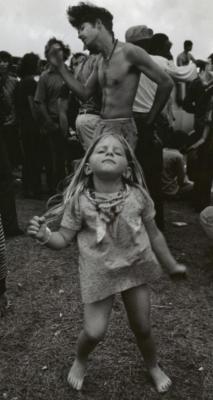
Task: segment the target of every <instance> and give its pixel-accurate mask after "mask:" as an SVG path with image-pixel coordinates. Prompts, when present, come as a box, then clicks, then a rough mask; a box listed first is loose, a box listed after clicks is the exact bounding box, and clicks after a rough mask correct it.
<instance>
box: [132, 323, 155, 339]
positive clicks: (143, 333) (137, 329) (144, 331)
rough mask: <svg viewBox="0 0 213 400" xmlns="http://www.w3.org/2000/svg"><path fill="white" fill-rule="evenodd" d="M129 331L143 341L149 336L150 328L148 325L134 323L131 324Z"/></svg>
mask: <svg viewBox="0 0 213 400" xmlns="http://www.w3.org/2000/svg"><path fill="white" fill-rule="evenodd" d="M131 329H132V331H133V332H134V334H135V336H140V337H142V338H144V340H145V339H146V338H148V337H149V336H150V334H151V327H150V324H149V323H146V324H141V323H137V322H134V323H132V324H131Z"/></svg>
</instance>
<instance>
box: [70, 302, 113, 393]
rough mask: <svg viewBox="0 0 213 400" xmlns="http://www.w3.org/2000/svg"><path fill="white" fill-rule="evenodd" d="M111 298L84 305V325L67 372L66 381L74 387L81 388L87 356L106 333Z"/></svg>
mask: <svg viewBox="0 0 213 400" xmlns="http://www.w3.org/2000/svg"><path fill="white" fill-rule="evenodd" d="M113 298H114V297H113V296H110V297H107V298H106V299H104V300H101V301H97V302H95V303H91V304H85V305H84V327H83V330H82V331H81V333H80V335H79V337H78V342H77V352H76V358H75V361H74V363H73V366H72V367H71V369H70V372H69V374H68V382H69V383H70V385H71V386H72V387H73V388H74V389H77V390H80V389H81V388H82V385H83V380H84V375H85V370H86V365H87V360H88V356H89V354H90V353H91V352H92V351H93V349H94V348H95V347H96V345H97V344H98V343H99V342H100V341H101V340H102V339H103V337H104V335H105V333H106V330H107V326H108V321H109V317H110V314H111V310H112V304H113Z"/></svg>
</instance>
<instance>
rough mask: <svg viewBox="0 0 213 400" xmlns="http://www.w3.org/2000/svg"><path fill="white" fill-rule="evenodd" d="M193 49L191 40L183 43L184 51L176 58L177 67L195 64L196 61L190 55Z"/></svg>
mask: <svg viewBox="0 0 213 400" xmlns="http://www.w3.org/2000/svg"><path fill="white" fill-rule="evenodd" d="M192 47H193V43H192V41H191V40H185V42H184V43H183V48H184V50H183V51H182V53H180V54H178V56H177V65H178V66H182V65H188V64H189V63H190V62H191V61H192V62H193V63H196V60H195V59H194V57H193V55H192V54H191V50H192Z"/></svg>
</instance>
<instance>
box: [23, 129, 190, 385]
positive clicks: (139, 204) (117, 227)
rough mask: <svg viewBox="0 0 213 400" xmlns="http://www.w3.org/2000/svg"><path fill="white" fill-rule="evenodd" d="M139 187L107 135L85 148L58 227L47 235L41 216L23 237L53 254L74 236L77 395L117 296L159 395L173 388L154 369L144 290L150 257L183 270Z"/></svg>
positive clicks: (136, 172)
mask: <svg viewBox="0 0 213 400" xmlns="http://www.w3.org/2000/svg"><path fill="white" fill-rule="evenodd" d="M142 181H143V178H142V172H141V170H140V167H139V165H138V163H137V161H136V159H135V156H134V154H133V152H132V150H131V149H130V147H129V145H128V143H127V142H126V140H125V139H124V138H123V137H120V136H116V135H113V136H112V135H104V136H102V137H99V138H98V139H97V140H96V141H95V142H94V143H93V144H92V145H91V147H90V148H89V149H88V151H87V153H86V155H85V157H84V159H83V160H82V162H81V164H80V166H79V167H78V169H77V171H76V173H75V176H74V178H73V180H72V181H71V183H70V185H69V186H68V188H67V190H66V192H65V196H64V207H62V209H63V208H64V211H63V217H62V221H61V226H60V229H59V230H58V231H55V232H51V230H50V229H49V228H48V227H47V225H46V223H45V218H44V217H41V218H39V217H37V216H35V217H34V218H33V219H32V220H31V221H30V223H29V227H28V234H29V235H31V236H32V237H35V238H36V239H37V240H39V241H40V242H41V243H42V244H45V245H46V246H48V247H50V248H52V249H61V248H64V247H65V246H67V245H68V244H69V243H70V241H71V240H72V239H73V238H74V236H75V235H76V234H77V240H78V246H79V253H80V257H79V258H80V260H79V261H80V267H79V272H80V283H81V292H82V298H83V303H84V324H83V330H82V331H81V333H80V335H79V338H78V342H77V352H76V359H75V361H74V364H73V366H72V368H71V369H70V372H69V375H68V382H69V383H70V384H71V385H72V386H73V387H74V388H75V389H77V390H80V389H81V387H82V384H83V380H84V376H85V372H86V365H87V360H88V356H89V354H90V353H91V352H92V350H93V349H94V348H95V346H96V345H97V344H98V342H99V341H100V340H101V339H102V338H103V337H104V334H105V332H106V329H107V325H108V322H109V317H110V314H111V310H112V305H113V299H114V295H115V294H116V293H118V292H120V293H121V295H122V299H123V302H124V305H125V308H126V311H127V315H128V319H129V324H130V327H131V329H132V330H133V332H134V334H135V336H136V340H137V343H138V346H139V349H140V351H141V353H142V355H143V358H144V361H145V363H146V366H147V369H148V371H149V373H150V375H151V377H152V379H153V382H154V384H155V386H156V389H157V390H158V392H160V393H163V392H166V391H167V390H168V389H169V387H170V385H171V380H170V379H169V378H168V376H167V375H166V374H165V373H164V372H163V371H162V369H161V368H160V367H159V365H158V363H157V356H156V350H155V345H154V341H153V338H152V334H151V327H150V299H149V290H148V286H147V284H148V283H150V282H153V281H154V280H156V279H157V278H158V277H159V275H160V274H161V269H160V266H159V264H158V262H157V260H156V257H155V255H156V256H157V258H158V260H159V261H160V262H161V263H162V264H163V265H164V266H165V267H166V268H167V269H168V270H169V272H170V273H176V272H182V271H185V266H183V265H180V264H177V263H176V261H175V259H174V258H173V256H172V255H171V253H170V251H169V249H168V247H167V244H166V242H165V239H164V237H163V235H162V234H161V232H160V231H159V230H158V229H157V227H156V225H155V222H154V216H155V211H154V207H153V202H152V200H151V199H150V197H149V195H148V194H147V192H146V190H145V189H143V188H142ZM59 211H61V210H60V209H57V208H56V209H55V210H53V212H55V213H56V214H57V212H59ZM154 253H155V255H154Z"/></svg>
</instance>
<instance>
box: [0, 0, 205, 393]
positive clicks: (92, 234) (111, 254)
mask: <svg viewBox="0 0 213 400" xmlns="http://www.w3.org/2000/svg"><path fill="white" fill-rule="evenodd" d="M67 16H68V20H69V22H70V24H71V26H72V27H74V28H75V29H76V30H77V31H78V37H79V38H80V39H81V40H82V42H83V45H84V50H85V49H87V52H80V53H76V54H73V55H72V56H71V59H70V62H69V63H68V60H69V57H70V54H71V51H70V48H69V46H68V45H65V44H64V43H63V42H62V41H61V40H59V39H57V38H55V37H53V38H50V39H49V40H48V42H47V44H46V45H45V51H44V53H45V58H46V64H45V65H44V63H41V60H40V58H39V56H38V55H37V54H34V53H33V52H30V53H27V54H25V55H24V56H23V57H22V59H21V62H20V65H19V68H18V77H14V76H12V75H11V72H10V65H11V60H12V57H11V55H10V54H9V53H8V52H7V51H0V215H1V219H0V223H1V225H0V290H1V291H0V312H1V313H2V314H3V312H4V311H5V307H6V303H7V302H6V295H5V291H6V258H5V242H4V235H5V236H6V237H11V236H16V235H20V234H23V232H22V230H21V229H20V228H19V224H18V220H17V213H16V203H15V190H14V182H15V177H16V175H15V173H16V171H17V169H19V170H20V166H21V180H22V191H23V196H24V197H25V198H34V199H40V198H43V197H42V196H43V194H44V192H45V193H46V195H48V196H53V199H54V195H56V194H58V193H60V194H61V198H62V202H61V203H60V204H59V205H55V206H54V207H52V208H51V209H50V211H49V212H47V214H46V215H45V216H44V217H38V216H35V217H34V218H33V219H32V220H31V221H30V223H29V227H28V234H29V235H30V236H32V237H34V238H37V240H38V241H40V242H41V244H44V245H47V246H48V247H50V248H53V249H60V248H63V247H65V246H67V245H68V244H69V242H70V241H71V239H72V238H73V237H75V236H76V235H77V237H78V246H79V253H80V281H81V290H82V299H83V303H84V329H83V330H82V332H81V334H80V336H79V339H78V343H77V353H76V359H75V361H74V364H73V366H72V368H71V370H70V372H69V376H68V381H69V383H70V384H71V385H72V386H73V387H74V388H75V389H77V390H79V389H81V387H82V384H83V379H84V375H85V370H86V364H87V359H88V355H89V354H90V352H91V351H92V350H93V349H94V348H95V346H96V345H97V343H98V342H99V341H100V340H101V339H102V338H103V336H104V333H105V331H106V328H107V325H108V320H109V316H110V313H111V309H112V304H113V298H114V294H115V293H118V292H121V294H122V299H123V301H124V304H125V308H126V310H127V314H128V318H129V322H130V326H131V328H132V330H133V332H134V333H135V336H136V339H137V343H138V346H139V349H140V351H141V353H142V355H143V357H144V360H145V362H146V365H147V369H148V370H149V372H150V375H151V377H152V379H153V381H154V384H155V386H156V388H157V390H158V391H159V392H165V391H167V390H168V389H169V387H170V385H171V380H170V378H168V376H167V375H166V374H165V373H164V372H163V371H162V369H161V368H160V366H159V364H158V362H157V356H156V350H155V345H154V341H153V338H152V334H151V328H150V321H149V308H150V305H149V294H148V290H147V284H148V283H149V282H150V281H153V280H154V279H156V277H157V276H158V275H159V273H160V267H159V263H160V264H161V265H162V266H163V267H165V270H166V271H167V272H168V273H169V274H170V275H181V276H183V275H185V274H186V267H185V266H184V265H180V264H178V263H177V262H176V261H175V259H174V258H173V256H172V255H171V253H170V251H169V249H168V246H167V244H166V241H165V239H164V236H163V233H162V232H163V230H164V207H163V203H164V199H165V198H166V199H170V200H172V199H176V200H177V199H180V198H181V199H187V201H188V200H189V201H190V202H191V204H192V207H193V208H194V209H195V210H196V211H198V212H201V211H203V210H204V211H205V208H206V207H208V212H209V206H210V204H211V187H212V179H213V131H212V126H213V125H212V112H213V53H212V54H211V55H209V56H208V58H207V59H206V60H200V59H195V58H194V57H193V56H192V54H191V50H192V45H193V43H192V41H190V40H186V41H185V42H184V51H183V52H182V53H181V54H180V55H178V57H177V62H176V63H175V61H174V59H173V55H172V51H171V48H172V43H171V41H170V39H169V37H168V36H167V35H166V34H165V33H154V32H153V30H152V29H151V28H150V27H148V26H146V25H137V26H133V27H130V28H128V29H127V31H126V35H125V39H126V42H125V43H123V42H120V41H119V40H118V39H116V38H115V37H114V33H113V16H112V15H111V13H110V12H109V11H108V10H106V9H104V8H101V7H97V6H94V5H92V4H87V3H80V4H78V5H77V6H72V7H69V8H68V10H67ZM183 88H184V89H183ZM174 103H176V104H178V107H179V108H180V109H184V110H185V111H187V112H188V113H192V114H193V115H194V127H193V130H192V131H190V132H185V131H180V130H176V129H175V124H174V121H175V114H174ZM65 182H66V183H67V182H68V186H67V187H66V188H65V190H64V187H65ZM210 208H211V207H210ZM204 214H205V213H204V212H203V213H202V218H201V220H202V225H203V226H205V218H206V214H205V215H204ZM210 214H211V213H210ZM212 214H213V212H212ZM60 215H61V216H62V220H61V226H60V229H59V230H58V231H54V232H52V231H51V229H50V228H49V227H48V226H47V223H48V222H49V221H52V220H54V219H55V218H57V217H59V216H60ZM203 216H204V217H205V218H204V217H203ZM208 216H209V213H208ZM209 221H210V220H209V219H208V223H210V222H209ZM3 232H4V233H3ZM157 260H158V261H157Z"/></svg>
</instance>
